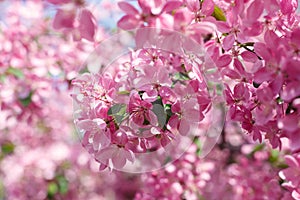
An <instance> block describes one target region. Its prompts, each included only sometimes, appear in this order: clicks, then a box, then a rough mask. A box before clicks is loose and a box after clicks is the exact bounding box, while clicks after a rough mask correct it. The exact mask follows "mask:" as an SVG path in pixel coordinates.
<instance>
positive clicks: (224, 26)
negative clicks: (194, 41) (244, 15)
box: [216, 21, 231, 33]
mask: <svg viewBox="0 0 300 200" xmlns="http://www.w3.org/2000/svg"><path fill="white" fill-rule="evenodd" d="M216 24H217V28H218V30H219V31H220V32H222V33H229V32H230V31H231V27H230V26H229V25H228V23H226V22H221V21H218V22H216Z"/></svg>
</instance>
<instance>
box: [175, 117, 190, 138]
mask: <svg viewBox="0 0 300 200" xmlns="http://www.w3.org/2000/svg"><path fill="white" fill-rule="evenodd" d="M190 124H191V122H189V121H187V120H185V119H182V120H181V121H180V125H179V129H178V130H179V133H180V134H181V135H183V136H186V135H187V134H189V132H190Z"/></svg>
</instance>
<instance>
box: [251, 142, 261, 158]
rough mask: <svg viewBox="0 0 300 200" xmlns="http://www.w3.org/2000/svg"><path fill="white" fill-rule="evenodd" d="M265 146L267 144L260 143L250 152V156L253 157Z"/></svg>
mask: <svg viewBox="0 0 300 200" xmlns="http://www.w3.org/2000/svg"><path fill="white" fill-rule="evenodd" d="M264 148H265V144H258V145H256V146H255V147H254V148H253V150H252V151H251V153H249V155H248V156H250V157H252V156H253V155H254V154H255V153H256V152H258V151H261V150H263V149H264Z"/></svg>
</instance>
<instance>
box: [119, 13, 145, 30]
mask: <svg viewBox="0 0 300 200" xmlns="http://www.w3.org/2000/svg"><path fill="white" fill-rule="evenodd" d="M139 24H140V20H138V19H137V18H136V17H134V16H132V15H125V16H124V17H122V18H121V19H120V20H119V21H118V27H119V28H121V29H124V30H130V29H134V28H137V27H138V26H139Z"/></svg>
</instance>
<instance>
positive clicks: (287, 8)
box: [280, 0, 298, 15]
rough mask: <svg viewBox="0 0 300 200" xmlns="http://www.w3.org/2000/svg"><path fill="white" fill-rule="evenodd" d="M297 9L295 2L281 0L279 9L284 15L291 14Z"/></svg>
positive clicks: (292, 0)
mask: <svg viewBox="0 0 300 200" xmlns="http://www.w3.org/2000/svg"><path fill="white" fill-rule="evenodd" d="M297 7H298V2H297V0H281V1H280V8H281V12H282V13H283V14H284V15H287V14H291V13H293V12H294V11H295V10H296V9H297Z"/></svg>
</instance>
